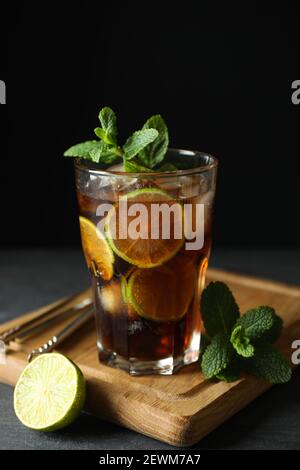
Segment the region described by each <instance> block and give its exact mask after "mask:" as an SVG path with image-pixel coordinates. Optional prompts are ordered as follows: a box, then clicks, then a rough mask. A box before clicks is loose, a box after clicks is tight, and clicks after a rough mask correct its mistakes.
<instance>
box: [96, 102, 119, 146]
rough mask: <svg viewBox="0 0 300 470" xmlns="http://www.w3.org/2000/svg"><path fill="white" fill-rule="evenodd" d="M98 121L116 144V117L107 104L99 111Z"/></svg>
mask: <svg viewBox="0 0 300 470" xmlns="http://www.w3.org/2000/svg"><path fill="white" fill-rule="evenodd" d="M99 121H100V123H101V126H102V128H103V130H104V131H105V132H106V134H109V135H110V136H111V137H112V139H113V143H114V144H116V137H117V135H118V129H117V118H116V115H115V113H114V111H113V110H112V109H111V108H109V107H108V106H105V107H104V108H102V109H101V111H100V113H99ZM101 138H102V137H101Z"/></svg>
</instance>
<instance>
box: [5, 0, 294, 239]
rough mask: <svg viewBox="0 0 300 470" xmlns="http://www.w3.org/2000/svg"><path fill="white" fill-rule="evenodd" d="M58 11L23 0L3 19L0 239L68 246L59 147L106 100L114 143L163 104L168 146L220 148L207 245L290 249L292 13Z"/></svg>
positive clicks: (82, 6)
mask: <svg viewBox="0 0 300 470" xmlns="http://www.w3.org/2000/svg"><path fill="white" fill-rule="evenodd" d="M166 4H167V5H166ZM64 5H65V4H64ZM165 5H166V11H165V9H164V8H163V6H165ZM62 7H63V5H61V8H58V7H54V6H52V4H51V6H50V4H49V5H48V6H47V4H46V3H43V4H42V5H41V4H40V5H39V4H35V5H34V6H32V5H31V4H30V3H28V2H27V3H26V4H23V6H15V7H12V8H10V10H9V11H7V14H5V15H4V16H3V17H2V19H1V23H2V26H3V27H2V28H1V53H0V54H1V55H0V79H2V80H5V81H6V85H7V105H6V106H0V125H1V126H0V129H1V150H0V154H1V180H0V181H1V183H0V191H1V194H0V197H1V220H2V223H1V227H2V229H1V231H0V237H1V243H2V247H9V246H20V247H21V246H22V247H27V246H28V247H29V246H50V247H56V246H79V232H78V226H77V217H76V211H77V208H76V199H75V192H74V178H73V169H72V163H71V162H70V160H67V161H64V159H63V158H62V153H63V151H64V150H65V149H66V148H67V147H69V146H70V145H72V144H74V143H77V142H80V141H83V140H86V139H90V138H93V132H92V130H93V128H94V127H96V125H97V115H98V111H99V109H100V108H101V107H102V106H104V105H109V106H111V107H112V108H113V109H114V110H115V111H116V113H117V115H118V120H119V128H120V134H121V137H122V138H123V139H124V138H125V137H126V136H127V135H128V134H129V133H130V132H131V131H133V130H136V129H137V128H139V127H141V126H142V124H143V122H144V121H145V119H146V118H147V117H149V116H150V115H151V114H154V113H161V114H162V115H163V116H164V117H165V119H166V121H167V123H168V126H169V130H170V138H171V145H172V146H174V147H184V148H191V149H199V150H203V151H207V152H210V153H212V154H215V155H216V156H217V157H219V159H220V168H219V180H218V190H217V201H216V217H215V226H214V242H215V245H216V246H222V247H224V246H225V247H226V246H241V247H246V248H247V247H250V246H251V247H255V246H262V247H269V246H273V247H282V246H285V247H291V248H292V247H296V246H299V244H300V237H299V229H298V227H299V223H298V218H299V150H300V144H299V141H300V139H299V122H300V105H298V106H295V105H293V104H292V101H291V94H292V90H291V84H292V82H293V81H294V80H297V79H300V70H299V69H300V61H299V55H300V54H299V49H300V48H299V46H300V41H299V36H300V33H299V30H300V15H299V13H298V12H296V11H295V10H294V9H290V10H285V11H282V10H277V11H276V10H274V8H273V10H269V12H268V13H263V12H261V11H260V10H255V11H254V10H253V9H252V10H251V11H250V10H247V9H244V11H234V12H233V11H229V10H228V9H226V10H225V9H207V8H204V7H203V8H199V2H184V3H182V2H180V5H178V7H177V6H175V5H174V4H173V3H171V2H170V3H168V2H165V3H164V2H160V3H156V2H149V3H147V4H146V2H140V3H134V2H124V3H121V2H120V3H119V4H116V3H115V2H112V3H111V5H107V3H106V2H97V3H96V2H95V4H94V3H93V2H85V3H71V4H69V8H67V11H66V12H64V11H63V9H62Z"/></svg>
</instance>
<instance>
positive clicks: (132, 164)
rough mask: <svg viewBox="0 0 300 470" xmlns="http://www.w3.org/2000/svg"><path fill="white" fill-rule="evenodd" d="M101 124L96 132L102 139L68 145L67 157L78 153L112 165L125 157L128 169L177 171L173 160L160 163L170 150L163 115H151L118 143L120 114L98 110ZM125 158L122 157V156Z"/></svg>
mask: <svg viewBox="0 0 300 470" xmlns="http://www.w3.org/2000/svg"><path fill="white" fill-rule="evenodd" d="M99 121H100V124H101V127H96V128H95V129H94V132H95V134H96V136H97V137H98V138H99V139H100V140H89V141H87V142H83V143H80V144H77V145H74V146H72V147H71V148H69V149H68V150H67V151H66V152H65V153H64V156H65V157H79V158H84V159H86V160H90V161H92V162H94V163H101V164H105V165H113V164H115V163H118V162H120V161H122V160H123V166H124V169H125V171H127V172H131V173H132V172H149V171H175V170H177V168H176V167H175V166H174V165H172V164H171V163H166V164H164V165H162V166H160V167H159V164H160V163H162V161H163V160H164V157H165V154H166V152H167V150H168V144H169V134H168V128H167V126H166V123H165V121H164V120H163V118H162V117H161V116H160V115H158V114H157V115H155V116H152V117H151V118H149V119H148V120H147V121H146V123H145V124H144V126H143V128H142V129H141V130H139V131H136V132H134V133H133V134H132V135H131V136H130V137H128V139H127V140H126V142H125V144H124V145H123V146H120V145H119V144H118V139H117V136H118V128H117V118H116V115H115V113H114V111H113V110H112V109H111V108H109V107H107V106H106V107H105V108H102V109H101V111H100V113H99ZM121 159H122V160H121Z"/></svg>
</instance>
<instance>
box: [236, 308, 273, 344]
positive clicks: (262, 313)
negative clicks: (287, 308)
mask: <svg viewBox="0 0 300 470" xmlns="http://www.w3.org/2000/svg"><path fill="white" fill-rule="evenodd" d="M276 317H277V315H276V313H275V310H274V309H273V308H271V307H267V306H264V305H263V306H261V307H256V308H252V309H251V310H248V311H247V312H246V313H245V314H244V315H242V316H241V317H240V318H239V319H238V321H237V322H236V324H235V327H236V326H241V327H242V328H243V331H244V335H245V336H247V337H248V338H249V339H251V340H256V339H259V338H260V337H261V336H262V335H263V334H264V333H266V332H267V331H269V330H270V329H271V328H272V326H273V324H274V322H275V318H276Z"/></svg>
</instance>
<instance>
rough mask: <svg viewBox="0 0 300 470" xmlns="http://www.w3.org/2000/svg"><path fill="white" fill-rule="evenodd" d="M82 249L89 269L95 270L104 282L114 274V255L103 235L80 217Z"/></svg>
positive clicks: (89, 222) (87, 220) (91, 223)
mask: <svg viewBox="0 0 300 470" xmlns="http://www.w3.org/2000/svg"><path fill="white" fill-rule="evenodd" d="M79 223H80V232H81V241H82V248H83V252H84V255H85V259H86V262H87V265H88V267H89V268H91V267H92V268H95V269H96V271H97V273H98V274H99V275H100V276H101V277H102V279H104V280H105V281H109V280H110V279H111V278H112V277H113V273H114V267H113V266H114V254H113V252H112V250H111V248H110V246H109V244H108V243H107V241H106V239H105V237H104V235H103V234H102V233H101V232H100V230H98V229H97V227H96V225H94V224H93V222H91V221H90V220H89V219H86V218H85V217H82V216H80V217H79Z"/></svg>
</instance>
